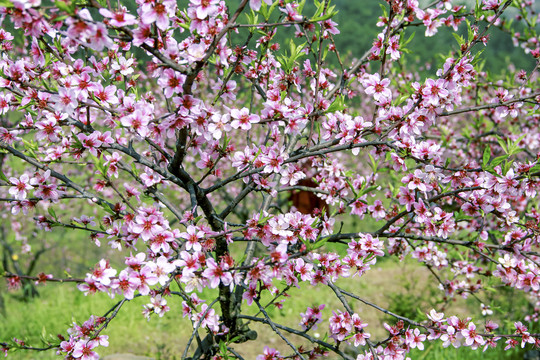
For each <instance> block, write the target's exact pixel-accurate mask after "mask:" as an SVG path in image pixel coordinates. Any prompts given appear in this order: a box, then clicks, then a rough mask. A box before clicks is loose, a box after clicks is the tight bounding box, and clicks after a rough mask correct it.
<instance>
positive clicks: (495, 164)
mask: <svg viewBox="0 0 540 360" xmlns="http://www.w3.org/2000/svg"><path fill="white" fill-rule="evenodd" d="M506 159H508V155H502V156H498V157H496V158H495V159H493V161H492V162H491V164H489V166H490V167H491V168H494V167H495V166H497V165H499V164H500V163H502V162H503V161H504V160H506Z"/></svg>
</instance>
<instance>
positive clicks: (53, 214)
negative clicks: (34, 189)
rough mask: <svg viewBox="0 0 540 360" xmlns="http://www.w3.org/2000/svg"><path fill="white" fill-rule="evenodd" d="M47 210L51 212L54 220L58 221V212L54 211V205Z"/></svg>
mask: <svg viewBox="0 0 540 360" xmlns="http://www.w3.org/2000/svg"><path fill="white" fill-rule="evenodd" d="M47 212H48V213H49V215H51V216H52V217H53V219H54V220H56V221H58V217H57V216H56V212H55V211H54V209H53V208H52V207H49V208H48V209H47Z"/></svg>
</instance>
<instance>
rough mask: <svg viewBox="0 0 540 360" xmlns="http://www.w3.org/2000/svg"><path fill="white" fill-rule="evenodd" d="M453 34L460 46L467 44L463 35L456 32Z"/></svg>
mask: <svg viewBox="0 0 540 360" xmlns="http://www.w3.org/2000/svg"><path fill="white" fill-rule="evenodd" d="M452 35H454V38H456V41H457V43H458V44H459V46H461V45H463V44H465V39H464V38H463V36H461V35H458V34H456V33H455V32H453V33H452Z"/></svg>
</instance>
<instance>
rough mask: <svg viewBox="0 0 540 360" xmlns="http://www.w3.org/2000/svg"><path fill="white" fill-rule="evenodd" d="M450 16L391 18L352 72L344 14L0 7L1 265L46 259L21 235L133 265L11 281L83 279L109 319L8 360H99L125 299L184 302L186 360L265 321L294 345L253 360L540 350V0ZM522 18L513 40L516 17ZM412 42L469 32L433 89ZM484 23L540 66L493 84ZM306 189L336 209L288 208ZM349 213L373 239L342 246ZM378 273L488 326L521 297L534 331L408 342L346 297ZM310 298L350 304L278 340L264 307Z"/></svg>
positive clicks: (472, 331) (183, 7)
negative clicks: (85, 241) (412, 264)
mask: <svg viewBox="0 0 540 360" xmlns="http://www.w3.org/2000/svg"><path fill="white" fill-rule="evenodd" d="M457 3H458V2H457V1H456V4H454V3H453V2H452V1H450V0H438V1H434V2H432V3H430V4H429V5H427V6H421V5H420V4H419V2H418V1H417V0H386V2H385V3H384V4H385V7H384V9H385V10H384V13H382V14H381V17H380V19H379V22H378V24H377V25H378V26H379V27H380V33H379V35H378V36H377V37H376V38H375V39H374V41H373V47H372V48H371V49H368V51H367V52H365V53H364V54H363V55H361V54H354V56H355V58H354V59H349V58H347V57H345V56H343V54H341V55H340V53H339V51H338V49H337V48H336V46H335V42H334V37H335V36H338V34H339V26H338V24H336V23H335V22H334V21H333V20H332V18H333V16H334V15H335V13H336V9H335V7H334V6H333V5H332V4H331V1H330V0H321V1H314V6H312V7H311V8H309V7H308V6H305V5H306V1H296V0H276V1H271V0H264V1H261V0H249V1H248V0H241V1H239V2H237V3H235V4H231V3H229V2H226V1H220V0H190V1H179V2H176V1H171V0H149V1H139V0H137V3H136V4H127V3H126V4H123V5H122V4H120V3H118V4H111V2H109V1H104V0H88V1H85V0H77V1H75V0H73V1H63V0H59V1H56V2H55V3H54V4H52V3H50V2H45V1H43V3H42V2H41V0H2V1H1V2H0V5H1V6H2V7H0V22H1V23H2V25H3V26H2V29H0V52H1V55H2V56H1V59H0V115H1V116H2V117H1V119H0V149H1V153H0V165H1V166H2V168H1V170H2V172H1V173H0V176H1V180H0V200H1V202H0V204H1V205H0V209H1V210H2V215H3V219H5V220H6V221H5V222H6V224H10V226H11V232H12V233H14V234H15V238H16V239H17V240H14V241H11V240H10V244H11V245H10V244H8V240H7V239H1V240H2V245H3V247H5V249H6V251H8V252H9V251H13V248H12V246H14V245H16V246H20V247H21V249H22V252H24V253H27V254H32V252H33V251H34V250H33V249H32V244H31V243H32V242H31V241H29V240H28V234H31V233H32V232H34V231H45V232H47V231H56V230H58V229H62V228H65V229H69V230H70V231H72V232H85V233H87V234H88V236H89V237H90V239H91V240H92V242H94V243H95V245H96V246H102V247H111V248H112V249H116V250H117V251H118V252H121V253H122V254H123V256H124V257H125V264H124V265H122V266H114V265H113V263H112V261H110V259H102V260H101V261H99V262H98V263H97V264H96V265H95V267H94V269H93V270H91V271H89V272H88V273H87V274H86V275H84V274H81V276H79V277H77V276H75V277H73V278H71V277H70V278H62V277H61V276H59V275H58V274H44V273H40V274H38V275H37V276H36V275H35V274H26V273H23V272H22V270H20V268H18V267H17V266H15V271H14V272H9V271H8V269H4V273H3V274H2V275H3V276H4V277H5V278H6V280H7V282H8V286H9V287H10V288H17V287H19V286H21V283H22V282H25V281H26V282H28V281H35V282H37V283H46V282H66V283H68V282H69V283H77V287H78V289H79V290H80V291H82V292H84V293H85V294H87V295H88V296H89V297H90V296H92V294H95V293H97V292H104V293H107V294H109V295H110V296H111V297H113V298H117V299H119V302H118V303H117V304H116V305H115V306H114V307H113V308H112V309H111V310H110V311H109V312H108V313H106V314H104V315H102V314H96V315H95V316H92V317H91V318H90V319H89V320H88V321H86V322H85V323H83V324H82V325H78V324H73V327H72V328H71V329H69V330H67V332H66V333H65V334H64V335H60V336H59V340H58V342H56V343H55V342H49V343H48V344H47V346H46V347H44V348H40V347H38V346H34V344H25V343H24V342H22V341H21V340H18V339H14V340H9V339H0V340H1V341H3V342H1V343H0V346H1V348H2V350H3V352H4V353H5V354H6V356H8V357H9V355H10V354H11V353H12V351H14V350H20V349H27V350H36V349H37V350H44V349H56V351H57V353H58V354H59V355H62V356H64V357H65V358H66V359H84V360H87V359H96V358H98V355H97V354H98V352H99V347H101V346H107V345H108V338H109V336H110V337H111V340H112V341H113V339H114V334H109V335H104V334H103V333H104V332H105V331H106V328H107V325H108V324H109V323H110V322H111V321H113V320H114V318H115V316H116V315H117V314H118V312H119V311H121V310H122V306H123V305H124V304H125V303H126V302H129V301H130V300H131V299H133V298H135V297H145V298H147V305H146V306H145V307H144V309H143V314H144V316H146V317H147V318H149V319H151V318H152V317H155V316H156V315H157V316H160V317H161V316H167V315H168V314H167V312H169V311H170V308H169V306H168V304H169V303H170V302H171V301H180V302H181V303H182V308H183V316H184V317H187V318H188V319H189V320H190V321H191V323H192V326H193V333H192V336H191V338H190V339H189V340H188V342H187V346H186V348H185V351H184V354H183V357H182V358H186V356H187V355H188V354H190V353H192V354H193V358H194V359H202V358H204V359H210V358H212V359H223V358H240V355H239V354H238V353H237V351H236V350H235V349H236V348H241V344H242V343H245V342H247V341H250V340H254V339H255V338H256V333H255V332H254V331H253V330H251V329H250V327H249V324H250V323H253V322H259V323H262V324H266V325H267V326H269V327H270V328H271V329H272V331H274V332H275V333H276V334H277V335H279V337H280V338H281V339H282V340H283V342H284V344H287V346H289V348H290V349H289V353H288V354H285V353H283V354H282V353H280V351H278V350H276V349H272V348H269V347H265V348H264V349H263V346H261V352H262V354H261V355H260V356H258V357H257V359H259V360H262V359H283V358H291V357H292V358H297V359H308V358H309V359H314V358H319V357H323V356H328V355H329V354H331V353H334V354H335V355H337V356H341V357H343V358H345V359H352V358H354V357H356V358H357V359H383V358H384V359H403V358H405V357H406V356H407V354H408V353H409V351H410V350H411V349H418V350H423V349H424V348H425V346H426V345H425V343H426V342H429V341H439V342H441V343H442V344H443V346H445V347H448V346H453V347H456V348H457V347H460V346H461V347H469V348H470V349H471V350H475V349H479V350H485V349H486V348H488V347H490V346H492V347H493V346H496V345H497V344H498V343H501V342H504V343H505V346H506V347H505V348H506V349H509V348H513V347H516V346H521V347H524V346H526V345H528V344H530V345H536V346H538V345H540V337H539V336H538V334H533V333H531V331H530V330H529V329H528V327H527V326H526V325H524V322H527V321H530V320H532V319H537V318H538V313H537V311H538V309H539V308H540V265H539V263H538V261H540V257H539V254H538V247H539V245H540V233H539V227H538V224H539V223H540V212H539V211H538V201H537V198H536V196H537V191H538V190H539V187H540V181H539V180H538V177H539V175H540V164H538V158H539V155H540V132H539V130H538V126H539V121H540V118H539V114H540V112H539V111H538V109H539V102H540V89H539V87H538V83H537V82H536V81H537V75H538V74H537V68H538V58H539V56H540V47H539V46H540V44H539V41H538V37H537V35H536V32H535V31H536V29H537V28H536V23H535V21H536V17H535V16H534V14H535V13H534V8H533V7H534V2H533V1H530V0H514V1H511V0H509V1H506V2H503V1H500V0H483V1H481V2H478V5H477V6H476V7H472V8H469V7H466V6H465V5H457ZM459 3H461V2H459ZM312 5H313V4H312ZM512 8H513V9H514V10H517V14H518V15H517V16H516V21H514V22H510V21H509V18H508V17H506V15H504V14H505V12H506V11H507V10H509V9H512ZM514 14H515V12H514ZM411 26H415V27H420V28H421V29H422V32H425V36H437V33H438V30H439V29H440V28H441V27H450V28H453V29H454V30H455V31H457V30H458V29H464V30H466V31H465V34H464V35H463V36H461V35H457V36H456V39H457V44H456V45H454V46H449V48H448V49H449V55H446V56H445V58H444V61H443V62H442V63H441V64H440V68H439V69H438V70H436V72H434V73H432V74H420V73H418V72H416V71H415V69H409V70H407V68H406V67H405V65H407V62H404V60H406V59H407V58H408V53H409V52H411V51H414V49H408V48H407V44H408V41H409V40H410V38H409V40H407V39H406V38H407V37H406V36H405V34H406V31H407V29H408V28H409V27H411ZM494 27H499V28H500V29H502V30H503V31H506V32H509V33H510V34H511V35H512V37H513V40H514V41H515V44H516V45H517V46H520V47H522V48H523V50H524V52H525V54H524V56H528V57H530V58H531V59H534V60H535V61H536V67H535V68H534V69H532V70H529V71H525V70H522V71H519V72H517V73H516V74H514V75H515V76H513V77H504V76H498V75H496V74H489V73H486V72H484V71H483V70H482V67H481V65H480V62H479V60H480V59H481V55H480V54H479V52H478V51H477V50H478V48H482V47H484V46H490V42H489V34H490V30H491V29H492V28H494ZM518 30H519V32H518ZM278 33H279V34H284V35H283V36H284V37H285V36H287V34H288V35H289V36H290V37H291V39H290V40H289V43H285V42H282V43H279V42H276V40H275V39H276V37H277V36H278V35H277V34H278ZM434 55H435V54H434ZM331 64H337V65H336V66H332V65H331ZM81 165H82V166H81ZM303 179H306V180H309V181H310V182H311V183H312V184H314V186H303V185H299V182H300V181H301V180H303ZM297 190H301V191H310V192H313V193H315V194H316V195H317V196H318V197H320V198H321V200H323V201H324V202H321V204H322V203H324V204H326V205H327V206H326V205H325V206H323V207H322V208H319V207H315V208H314V210H313V211H312V212H311V213H301V212H299V211H297V209H295V208H294V207H290V206H288V205H287V203H286V199H288V198H289V194H290V192H291V191H297ZM74 204H83V206H78V208H81V209H83V210H82V212H83V213H82V214H79V213H76V214H74V213H73V210H72V209H73V208H74V206H75V205H74ZM73 215H76V217H74V216H73ZM349 217H358V219H359V220H362V221H366V223H369V224H376V228H375V229H374V230H373V231H366V228H362V229H361V230H362V231H361V232H351V233H347V232H344V231H343V229H342V228H341V227H339V226H336V221H337V222H338V223H339V221H346V219H347V218H349ZM368 220H369V222H368ZM3 221H4V220H3ZM357 230H358V229H357ZM329 244H332V247H331V248H332V249H336V248H341V250H339V251H332V250H330V247H329V246H328V245H329ZM463 250H467V251H464V252H463ZM385 256H395V257H397V258H399V259H400V260H403V259H406V258H413V259H416V260H417V261H418V262H419V263H421V264H423V265H424V266H425V267H427V269H429V271H430V272H432V274H433V279H435V280H436V281H437V283H438V286H439V288H440V290H441V297H444V298H445V299H446V301H451V300H452V299H454V298H456V297H460V296H461V297H467V296H469V295H473V296H474V297H475V298H476V299H478V301H479V303H478V306H479V308H480V306H481V309H482V311H483V313H484V315H490V312H491V313H492V311H491V310H490V306H489V304H484V303H485V300H482V297H483V296H482V294H483V292H484V291H485V290H491V289H493V288H494V285H496V286H505V287H511V288H514V289H516V290H517V291H521V292H523V293H526V294H528V295H529V296H530V299H531V301H532V303H533V305H534V311H531V313H530V314H529V315H528V316H527V318H526V319H513V320H514V321H515V331H510V332H501V331H497V330H498V329H499V325H498V324H496V323H495V322H493V321H488V322H485V323H483V324H480V322H479V321H478V320H474V321H473V320H472V319H471V318H467V317H463V316H460V314H448V313H443V312H442V311H443V310H445V306H444V305H442V306H441V308H440V309H424V311H425V313H426V316H425V317H424V320H423V321H420V322H418V321H416V320H413V319H409V318H406V317H404V316H402V315H400V314H394V313H392V312H390V311H388V310H386V309H384V308H382V307H381V306H379V305H377V304H373V303H371V302H370V301H369V299H364V298H363V297H362V296H361V295H360V294H356V293H352V292H349V291H346V290H344V289H343V288H341V287H340V286H339V280H340V279H341V278H344V277H353V278H354V277H362V276H363V275H364V274H365V273H366V272H368V271H369V270H370V269H371V268H372V267H374V266H375V265H376V263H377V261H378V260H379V259H380V258H382V257H385ZM12 258H13V261H16V259H14V257H12ZM306 286H315V287H326V288H330V289H331V290H332V291H333V293H334V294H335V296H336V297H337V299H339V301H340V303H341V307H340V308H334V309H330V310H331V311H332V316H331V317H330V318H326V319H325V318H323V315H322V310H323V309H324V307H325V305H324V304H320V305H319V306H318V307H313V308H311V307H307V309H306V310H305V312H304V313H301V314H298V321H299V324H298V328H292V327H288V326H285V325H282V324H278V323H276V322H274V321H273V320H272V318H271V316H270V315H269V313H268V311H267V310H268V309H269V308H270V307H273V306H280V307H281V306H282V307H286V306H287V304H288V303H287V301H288V300H287V296H286V295H287V291H288V290H289V289H291V288H293V287H306ZM204 289H216V290H214V291H204V292H203V290H204ZM209 294H211V295H209ZM263 298H264V299H267V298H270V299H271V300H270V301H268V302H267V301H263ZM355 302H360V303H363V304H367V305H368V306H372V307H374V308H376V309H377V310H380V311H382V312H384V313H385V314H387V315H389V316H391V317H392V318H394V319H395V321H394V322H393V323H390V324H385V325H384V327H385V330H384V331H385V332H386V333H387V335H388V336H387V338H385V339H382V340H377V339H375V338H374V337H373V336H371V333H372V330H371V329H370V328H371V327H372V326H373V325H371V324H367V323H366V322H365V321H364V320H363V319H362V314H358V313H356V312H354V310H353V307H352V306H353V305H351V304H353V303H355ZM480 304H481V305H480ZM250 307H254V308H255V309H256V311H258V314H257V315H254V316H253V315H247V314H248V313H247V311H246V309H247V308H250ZM445 311H446V310H445ZM250 313H251V314H252V313H253V312H250ZM174 316H177V315H174ZM317 328H319V331H325V332H326V333H327V334H328V336H327V337H326V338H324V339H319V338H317V337H316V336H315V335H314V330H316V329H317ZM323 328H324V330H321V329H323ZM199 330H201V331H204V332H206V337H205V338H203V339H200V338H199ZM290 334H294V335H296V336H299V337H303V338H304V339H307V340H308V341H309V342H310V344H311V345H310V347H305V346H303V347H300V346H299V345H298V344H295V343H294V341H293V340H292V339H290V338H289V335H290ZM194 339H195V340H196V341H193V340H194ZM342 344H349V345H350V346H353V347H355V348H356V349H357V354H356V355H354V357H353V356H351V355H350V354H349V353H345V352H344V350H343V346H342Z"/></svg>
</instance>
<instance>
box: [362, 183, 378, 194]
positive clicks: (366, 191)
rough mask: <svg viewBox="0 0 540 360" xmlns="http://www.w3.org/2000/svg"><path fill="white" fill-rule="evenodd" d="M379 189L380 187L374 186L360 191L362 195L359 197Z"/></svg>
mask: <svg viewBox="0 0 540 360" xmlns="http://www.w3.org/2000/svg"><path fill="white" fill-rule="evenodd" d="M378 187H379V186H378V185H373V186H370V187H368V188H365V189H363V190H362V191H360V194H359V195H358V196H362V195H364V194H367V193H369V192H372V191H373V190H376V189H377V188H378Z"/></svg>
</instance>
